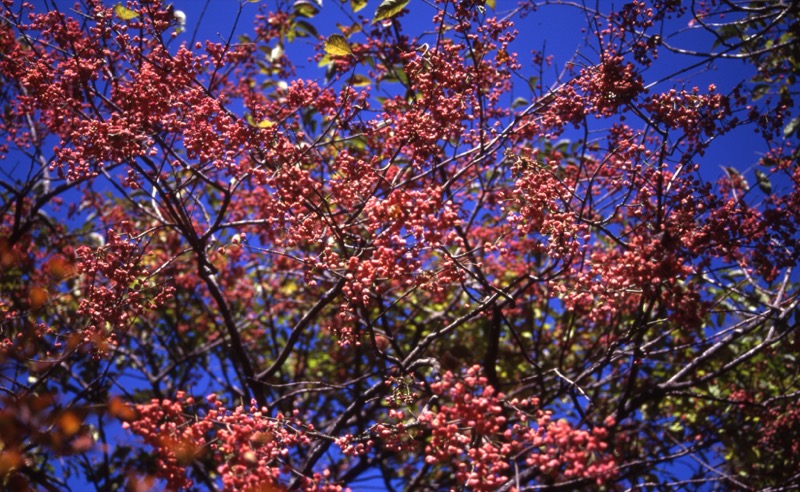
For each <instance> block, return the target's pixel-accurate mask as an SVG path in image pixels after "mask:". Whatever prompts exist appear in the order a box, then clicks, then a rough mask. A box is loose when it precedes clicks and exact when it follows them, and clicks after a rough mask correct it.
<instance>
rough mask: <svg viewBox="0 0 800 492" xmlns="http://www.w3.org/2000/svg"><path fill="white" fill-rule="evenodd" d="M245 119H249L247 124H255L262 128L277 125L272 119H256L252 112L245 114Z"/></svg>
mask: <svg viewBox="0 0 800 492" xmlns="http://www.w3.org/2000/svg"><path fill="white" fill-rule="evenodd" d="M244 119H245V120H247V124H248V125H250V126H254V127H256V128H262V129H263V128H271V127H273V126H275V122H274V121H270V120H266V119H265V120H261V121H256V120H255V118H253V115H250V114H248V115H247V116H245V117H244Z"/></svg>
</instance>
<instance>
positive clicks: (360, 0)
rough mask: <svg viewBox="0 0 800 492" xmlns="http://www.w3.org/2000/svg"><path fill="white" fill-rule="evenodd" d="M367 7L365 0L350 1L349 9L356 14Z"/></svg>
mask: <svg viewBox="0 0 800 492" xmlns="http://www.w3.org/2000/svg"><path fill="white" fill-rule="evenodd" d="M366 6H367V0H350V8H351V9H353V12H358V11H359V10H361V9H363V8H364V7H366Z"/></svg>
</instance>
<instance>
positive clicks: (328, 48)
mask: <svg viewBox="0 0 800 492" xmlns="http://www.w3.org/2000/svg"><path fill="white" fill-rule="evenodd" d="M325 53H327V54H329V55H331V56H347V55H352V54H353V50H351V49H350V43H348V42H347V39H346V38H345V37H344V36H342V35H341V34H331V35H330V36H329V37H328V39H326V40H325Z"/></svg>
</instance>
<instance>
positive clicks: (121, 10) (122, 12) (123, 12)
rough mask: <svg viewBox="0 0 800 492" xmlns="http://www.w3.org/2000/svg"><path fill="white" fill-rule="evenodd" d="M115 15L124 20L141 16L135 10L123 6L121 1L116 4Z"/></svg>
mask: <svg viewBox="0 0 800 492" xmlns="http://www.w3.org/2000/svg"><path fill="white" fill-rule="evenodd" d="M114 15H116V16H117V17H118V18H120V19H122V20H131V19H135V18H137V17H139V13H138V12H136V11H135V10H131V9H129V8H126V7H123V6H122V4H121V3H118V4H116V5H115V6H114Z"/></svg>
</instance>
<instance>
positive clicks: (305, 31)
mask: <svg viewBox="0 0 800 492" xmlns="http://www.w3.org/2000/svg"><path fill="white" fill-rule="evenodd" d="M291 32H292V33H293V34H294V36H297V37H298V38H303V37H308V36H311V37H312V38H318V37H319V34H318V33H317V29H316V28H315V27H314V26H312V25H311V24H309V23H308V22H306V21H304V20H296V21H294V22H293V23H292V31H291ZM289 40H290V41H291V40H292V38H291V37H290V39H289Z"/></svg>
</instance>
